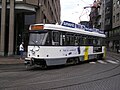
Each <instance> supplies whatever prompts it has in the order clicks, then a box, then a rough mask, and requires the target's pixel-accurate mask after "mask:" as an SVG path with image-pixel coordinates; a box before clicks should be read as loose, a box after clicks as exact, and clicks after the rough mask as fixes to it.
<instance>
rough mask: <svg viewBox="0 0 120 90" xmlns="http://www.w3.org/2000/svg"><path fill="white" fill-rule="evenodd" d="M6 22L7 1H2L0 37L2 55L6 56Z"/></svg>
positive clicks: (0, 52)
mask: <svg viewBox="0 0 120 90" xmlns="http://www.w3.org/2000/svg"><path fill="white" fill-rule="evenodd" d="M5 22H6V0H2V11H1V35H0V55H1V56H4V55H5Z"/></svg>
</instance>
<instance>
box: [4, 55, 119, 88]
mask: <svg viewBox="0 0 120 90" xmlns="http://www.w3.org/2000/svg"><path fill="white" fill-rule="evenodd" d="M113 58H114V57H113ZM114 59H116V58H114ZM68 68H69V67H68ZM118 68H120V64H118V65H115V67H113V68H111V69H108V70H104V71H101V72H97V73H94V74H87V75H82V76H80V75H76V76H74V77H68V78H65V79H64V78H63V79H62V78H61V79H54V80H50V81H42V82H34V83H32V82H29V83H27V84H25V83H24V84H21V85H20V84H18V85H13V86H8V87H5V88H13V87H24V86H25V87H26V86H29V85H30V86H32V85H43V84H50V83H56V82H57V83H59V82H64V81H69V80H70V81H72V80H74V79H79V78H88V77H90V78H91V76H92V77H94V76H95V77H96V76H97V75H100V74H105V73H110V72H112V71H114V70H116V69H118ZM44 74H45V73H44ZM71 74H72V73H71ZM42 75H43V74H42ZM119 75H120V73H114V74H112V75H109V76H105V77H99V78H96V79H94V78H93V79H92V80H87V81H83V82H78V83H76V82H75V83H72V84H66V85H61V86H56V87H55V86H54V87H50V88H43V89H42V90H51V89H60V88H65V87H72V86H76V85H82V84H87V83H91V82H96V81H100V80H105V79H108V78H112V77H116V76H119ZM38 76H39V75H38Z"/></svg>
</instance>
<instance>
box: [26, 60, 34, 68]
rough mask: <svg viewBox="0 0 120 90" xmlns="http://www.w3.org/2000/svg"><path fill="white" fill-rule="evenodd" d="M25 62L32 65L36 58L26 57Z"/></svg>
mask: <svg viewBox="0 0 120 90" xmlns="http://www.w3.org/2000/svg"><path fill="white" fill-rule="evenodd" d="M24 64H25V65H30V66H32V65H34V59H33V58H25V61H24Z"/></svg>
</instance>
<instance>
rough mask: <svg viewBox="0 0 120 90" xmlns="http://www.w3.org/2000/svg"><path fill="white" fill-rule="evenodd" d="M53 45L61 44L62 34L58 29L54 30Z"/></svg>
mask: <svg viewBox="0 0 120 90" xmlns="http://www.w3.org/2000/svg"><path fill="white" fill-rule="evenodd" d="M52 45H55V46H57V45H60V34H59V32H58V31H52Z"/></svg>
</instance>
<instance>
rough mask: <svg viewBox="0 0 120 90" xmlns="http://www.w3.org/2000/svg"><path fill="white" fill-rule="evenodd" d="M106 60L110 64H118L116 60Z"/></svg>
mask: <svg viewBox="0 0 120 90" xmlns="http://www.w3.org/2000/svg"><path fill="white" fill-rule="evenodd" d="M106 61H107V62H109V63H112V64H118V62H117V61H113V60H106Z"/></svg>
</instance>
